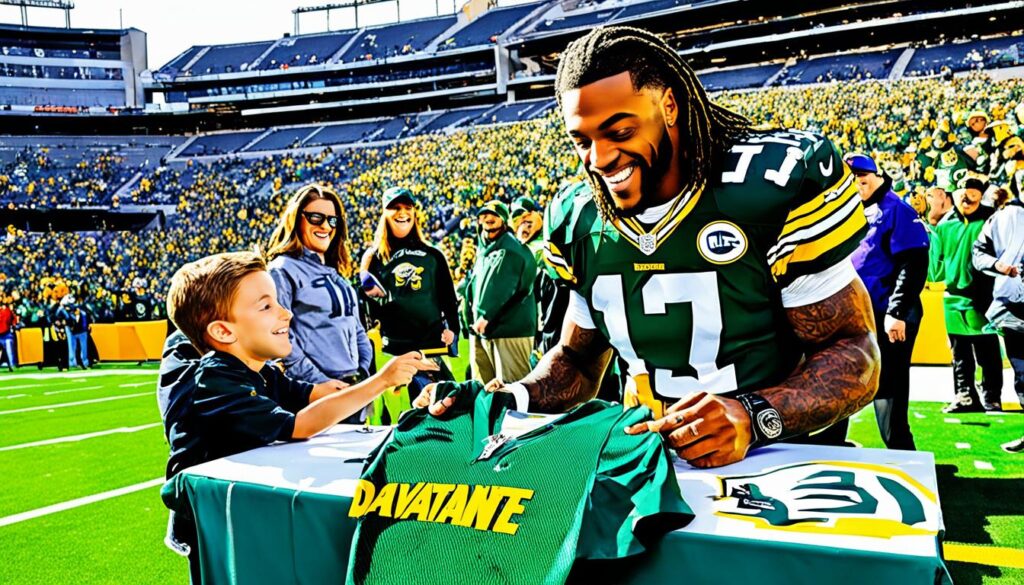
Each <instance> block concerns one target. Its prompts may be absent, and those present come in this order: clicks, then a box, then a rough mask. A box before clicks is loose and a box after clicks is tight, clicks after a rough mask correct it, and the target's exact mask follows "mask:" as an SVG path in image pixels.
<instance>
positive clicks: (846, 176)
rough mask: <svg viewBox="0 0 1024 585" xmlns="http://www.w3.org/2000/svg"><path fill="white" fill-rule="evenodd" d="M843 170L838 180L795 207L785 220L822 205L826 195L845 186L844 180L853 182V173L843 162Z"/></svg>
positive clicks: (798, 216) (797, 216) (792, 218)
mask: <svg viewBox="0 0 1024 585" xmlns="http://www.w3.org/2000/svg"><path fill="white" fill-rule="evenodd" d="M843 170H844V172H843V174H842V175H840V176H839V180H838V181H836V182H835V183H832V184H831V185H830V186H829V187H828V188H827V189H825V190H824V191H822V192H821V193H819V194H818V196H817V197H815V198H814V199H811V200H810V201H808V202H807V203H804V204H803V205H801V206H800V207H797V208H796V209H794V210H792V211H790V212H789V215H787V216H786V221H787V222H789V221H793V220H794V219H799V218H800V217H802V216H804V215H807V214H808V213H811V212H813V211H814V210H815V209H817V208H819V207H821V206H822V205H824V204H825V199H826V198H827V197H828V195H829V194H830V193H832V192H834V191H836V190H838V189H840V188H845V185H844V184H843V183H844V182H845V181H847V180H849V181H850V183H851V184H853V173H851V172H850V169H849V168H848V167H847V166H846V165H845V164H843Z"/></svg>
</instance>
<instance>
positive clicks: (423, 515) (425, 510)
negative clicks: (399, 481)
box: [389, 484, 434, 522]
mask: <svg viewBox="0 0 1024 585" xmlns="http://www.w3.org/2000/svg"><path fill="white" fill-rule="evenodd" d="M389 485H391V484H389ZM433 496H434V490H433V484H424V486H423V489H421V490H420V491H419V493H417V494H416V499H414V500H413V501H412V503H411V504H409V507H408V508H406V509H405V511H404V512H402V515H401V517H398V519H399V520H405V519H406V518H409V517H410V516H412V515H413V514H416V518H417V519H418V520H419V521H420V522H423V521H425V520H426V519H427V516H428V515H429V514H430V499H431V498H432V497H433Z"/></svg>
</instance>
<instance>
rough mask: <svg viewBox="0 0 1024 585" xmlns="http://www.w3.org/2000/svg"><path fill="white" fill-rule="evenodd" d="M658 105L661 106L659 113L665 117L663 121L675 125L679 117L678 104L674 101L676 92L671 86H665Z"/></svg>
mask: <svg viewBox="0 0 1024 585" xmlns="http://www.w3.org/2000/svg"><path fill="white" fill-rule="evenodd" d="M659 106H661V115H662V116H663V117H664V118H665V123H666V124H668V125H669V126H675V125H676V122H677V121H678V119H679V104H678V103H677V102H676V94H675V92H673V91H672V88H671V87H666V88H665V90H664V92H663V93H662V94H661V101H660V103H659Z"/></svg>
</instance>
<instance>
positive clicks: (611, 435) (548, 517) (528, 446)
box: [347, 382, 693, 585]
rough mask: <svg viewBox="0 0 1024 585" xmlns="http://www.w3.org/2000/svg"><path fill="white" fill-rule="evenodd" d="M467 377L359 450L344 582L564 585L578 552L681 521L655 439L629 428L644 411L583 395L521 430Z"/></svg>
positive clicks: (591, 554)
mask: <svg viewBox="0 0 1024 585" xmlns="http://www.w3.org/2000/svg"><path fill="white" fill-rule="evenodd" d="M482 388H483V387H482V385H481V384H480V383H478V382H465V383H461V384H455V383H442V384H440V385H439V386H438V393H439V395H441V396H444V395H446V394H447V393H450V392H451V393H457V395H458V397H457V400H456V401H455V404H454V405H453V406H452V408H451V409H449V411H448V412H446V413H445V415H443V416H441V417H434V416H431V415H430V414H428V413H427V411H426V410H425V409H418V410H414V411H411V412H410V413H409V414H407V415H406V416H405V417H403V418H402V420H401V421H400V422H399V424H398V426H397V427H396V428H395V429H394V430H393V432H392V435H391V437H389V439H388V440H386V441H385V442H384V443H383V444H382V445H381V446H380V447H379V448H378V449H377V451H375V452H374V453H372V454H371V455H370V458H369V460H368V463H367V466H366V468H365V469H364V471H363V474H362V478H361V479H360V480H359V483H358V485H357V488H356V493H355V497H354V499H353V501H352V505H351V508H350V509H349V516H351V517H355V518H357V519H358V520H357V526H356V532H355V536H354V538H353V544H352V549H351V553H350V556H349V564H348V566H349V571H348V579H347V583H349V584H363V583H445V584H454V583H466V584H473V585H477V584H480V583H506V584H512V583H522V584H526V585H536V584H541V583H562V582H563V581H565V578H566V577H567V576H568V574H569V571H570V569H571V568H572V566H573V563H574V562H575V561H576V560H577V559H616V558H621V557H626V556H629V555H633V554H636V553H639V552H642V551H643V550H644V549H645V545H646V544H649V543H651V542H652V541H653V540H654V539H656V538H657V537H659V536H661V535H662V534H663V533H664V532H667V531H670V530H674V529H676V528H679V527H682V526H684V525H685V524H687V523H688V522H689V521H690V520H691V519H692V518H693V514H692V512H691V510H690V508H689V507H688V506H687V505H686V503H685V502H684V501H683V500H682V498H681V496H680V495H679V484H678V483H677V481H676V477H675V473H674V471H673V468H672V463H671V461H670V459H669V455H668V451H667V450H666V448H665V446H664V443H663V442H662V440H661V437H660V436H659V435H657V434H653V433H644V434H642V435H635V436H634V435H627V434H625V433H624V432H623V429H624V428H625V427H626V426H627V425H631V424H635V423H637V422H640V421H643V420H649V419H650V414H651V413H650V411H648V410H647V409H640V408H638V409H630V410H627V411H623V410H622V408H621V407H619V406H617V405H613V404H612V403H608V402H603V401H600V400H594V401H591V402H587V403H585V404H582V405H580V406H578V407H576V408H575V409H573V410H571V411H569V412H568V413H566V414H564V415H562V416H559V417H557V418H551V419H550V420H547V421H545V422H544V424H542V425H541V426H539V427H537V428H534V429H533V430H529V431H528V432H525V433H523V434H519V435H518V436H512V435H511V434H508V431H504V432H503V423H506V422H507V421H506V420H505V419H506V418H507V417H508V418H509V419H510V420H511V419H512V418H514V417H522V416H530V415H524V414H523V413H518V412H511V411H509V410H508V408H509V407H510V406H511V403H512V402H514V398H513V397H512V396H511V395H509V394H504V393H495V394H490V393H486V392H483V391H482Z"/></svg>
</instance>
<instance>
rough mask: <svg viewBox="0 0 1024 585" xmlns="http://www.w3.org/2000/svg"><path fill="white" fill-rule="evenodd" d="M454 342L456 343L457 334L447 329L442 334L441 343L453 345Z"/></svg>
mask: <svg viewBox="0 0 1024 585" xmlns="http://www.w3.org/2000/svg"><path fill="white" fill-rule="evenodd" d="M453 341H455V333H454V332H453V331H452V330H451V329H445V330H444V331H442V332H441V343H443V344H445V345H451V344H452V342H453Z"/></svg>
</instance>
